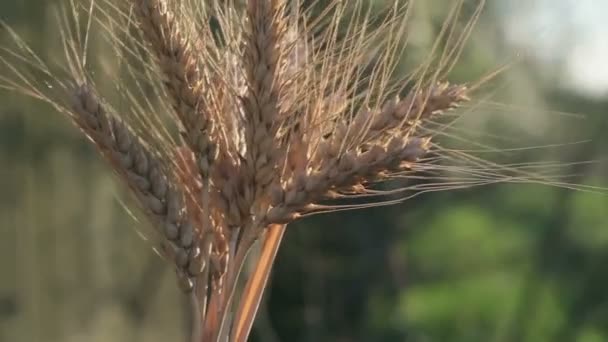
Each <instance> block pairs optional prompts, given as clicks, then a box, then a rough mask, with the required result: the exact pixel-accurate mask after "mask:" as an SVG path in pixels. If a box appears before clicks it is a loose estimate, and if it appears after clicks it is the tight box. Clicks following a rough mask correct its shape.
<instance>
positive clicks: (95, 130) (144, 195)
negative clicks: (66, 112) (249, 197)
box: [72, 85, 204, 288]
mask: <svg viewBox="0 0 608 342" xmlns="http://www.w3.org/2000/svg"><path fill="white" fill-rule="evenodd" d="M72 110H73V112H74V114H75V117H74V120H75V121H76V123H77V124H78V125H79V127H80V128H81V129H82V130H83V131H84V133H85V134H86V135H87V136H88V137H89V138H90V139H91V140H92V141H93V142H94V143H95V144H96V145H97V147H98V148H99V150H100V151H101V152H102V154H103V155H104V156H105V157H106V158H107V159H108V161H109V162H110V163H111V164H112V165H113V166H114V170H115V171H116V172H117V173H118V174H119V175H120V177H121V178H122V179H123V180H124V181H125V183H126V184H127V185H128V186H129V188H130V189H131V190H132V191H133V193H134V194H135V196H136V197H137V199H138V200H139V202H140V203H141V205H142V207H143V209H144V211H145V212H146V213H147V214H148V216H149V217H150V218H151V220H152V223H153V225H154V226H155V227H157V229H158V230H159V232H160V233H161V234H162V235H163V237H164V238H165V239H166V241H165V243H164V244H163V246H164V248H163V251H164V252H165V255H166V256H167V257H169V258H170V259H171V260H172V261H173V262H174V263H175V265H176V267H177V268H178V272H180V273H181V274H183V275H184V276H187V277H188V278H192V277H196V276H197V275H198V274H200V272H202V267H203V265H204V260H202V258H200V250H199V247H198V246H197V242H196V240H197V236H196V231H195V230H194V229H195V227H194V225H193V222H192V221H191V219H190V217H189V216H188V214H187V212H186V210H185V207H184V195H183V194H182V193H181V191H180V190H179V189H177V188H176V187H175V185H174V182H172V181H171V179H170V177H168V175H167V174H166V173H165V172H164V170H163V165H162V163H161V162H160V161H159V160H158V158H157V157H155V156H153V155H152V154H151V153H150V152H149V151H148V150H147V148H146V147H145V146H144V145H143V144H142V143H141V142H140V140H139V139H138V137H137V136H136V135H135V134H134V133H133V132H131V131H130V130H129V128H128V127H126V126H125V125H124V124H123V123H122V122H120V121H119V120H118V119H116V118H115V117H113V116H111V115H109V114H108V113H107V112H106V110H105V108H104V106H103V105H102V104H101V103H100V102H99V101H98V99H97V96H96V95H95V94H94V93H93V92H92V90H91V88H90V87H89V86H87V85H81V86H79V87H77V88H76V89H75V90H74V92H73V100H72ZM186 286H187V288H190V287H191V286H192V284H191V283H190V282H186Z"/></svg>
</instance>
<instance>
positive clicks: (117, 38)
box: [0, 0, 583, 342]
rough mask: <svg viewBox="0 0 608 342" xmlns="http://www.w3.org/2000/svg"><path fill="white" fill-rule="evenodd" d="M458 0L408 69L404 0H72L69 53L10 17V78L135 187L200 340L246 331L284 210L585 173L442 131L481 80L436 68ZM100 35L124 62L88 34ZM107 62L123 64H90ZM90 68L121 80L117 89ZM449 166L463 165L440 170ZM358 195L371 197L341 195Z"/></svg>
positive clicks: (3, 80)
mask: <svg viewBox="0 0 608 342" xmlns="http://www.w3.org/2000/svg"><path fill="white" fill-rule="evenodd" d="M88 1H91V2H88ZM463 1H464V0H457V1H455V4H454V6H453V10H452V11H451V12H450V13H449V14H448V19H447V20H446V23H445V24H444V25H443V27H442V28H441V30H440V32H439V37H438V38H437V41H436V43H435V44H434V45H433V47H432V48H431V51H430V53H429V56H428V58H427V59H425V61H424V62H423V63H422V64H421V65H420V66H419V68H418V69H417V70H415V71H414V72H412V73H411V75H410V76H408V77H406V78H404V77H400V76H395V75H393V73H394V72H395V71H396V70H398V65H399V60H400V57H401V56H402V55H403V48H404V43H403V42H404V41H405V40H407V39H406V35H407V34H408V25H409V20H408V19H409V17H410V15H411V13H410V7H409V6H411V5H410V3H409V2H408V3H407V4H403V2H401V1H396V2H395V3H391V6H390V8H389V9H388V10H387V11H386V12H385V14H386V15H385V16H382V17H381V18H373V17H372V16H371V13H372V11H370V10H369V9H368V8H367V6H368V3H369V2H367V1H364V0H353V1H328V2H325V1H315V0H313V1H303V0H296V1H290V2H288V1H285V0H248V1H246V3H243V4H241V2H239V1H232V0H230V1H220V0H210V1H198V0H130V1H124V0H74V1H70V3H71V4H72V6H73V8H71V9H70V10H68V11H66V13H72V14H73V18H72V19H69V17H70V15H65V16H63V17H62V19H63V20H64V21H66V22H64V23H63V26H62V30H61V34H62V38H63V39H62V42H63V44H64V46H63V48H64V53H65V56H66V61H62V62H61V63H59V66H60V67H58V68H53V67H50V66H47V65H46V64H45V63H44V62H43V61H42V59H40V58H39V57H37V56H36V55H35V54H34V53H33V51H32V50H31V49H29V48H28V47H27V45H26V44H24V43H23V42H22V41H21V40H20V39H19V38H18V36H17V35H16V34H13V38H15V43H16V44H15V45H16V48H15V49H14V50H11V49H8V48H7V49H1V50H0V65H1V66H4V67H6V68H3V69H1V70H0V87H1V88H5V89H10V90H16V91H20V92H22V93H24V94H26V95H29V96H31V97H34V98H36V99H40V100H43V101H46V102H47V103H50V104H51V105H52V106H54V108H55V109H57V110H58V111H60V112H62V113H64V114H66V115H67V116H68V117H69V118H70V119H72V120H73V121H74V122H75V123H76V124H77V125H78V127H79V128H80V129H81V130H82V131H83V132H84V133H85V134H86V135H87V136H88V137H89V138H90V140H92V141H93V142H94V143H95V145H96V147H97V149H98V150H99V152H100V153H101V154H102V155H103V156H104V157H105V159H106V160H107V161H108V162H109V163H110V165H111V166H112V167H113V169H114V170H115V172H116V173H117V174H118V175H119V178H120V179H121V180H122V181H123V182H124V183H125V184H126V186H128V188H129V189H130V190H131V192H132V193H133V194H134V195H135V197H136V198H137V200H138V202H139V204H140V206H141V209H142V210H143V211H144V212H145V213H146V215H147V216H148V218H149V219H150V220H149V221H150V223H151V225H152V226H154V227H155V228H156V230H155V231H156V232H157V233H158V235H159V236H160V237H161V240H162V241H163V242H162V246H163V248H162V253H163V255H164V256H165V257H166V258H167V259H169V260H170V261H171V262H172V263H173V264H174V265H175V268H176V269H177V273H178V279H179V280H180V283H181V284H182V285H183V288H184V289H185V290H186V291H189V292H188V293H189V295H190V296H191V298H192V299H193V300H192V305H193V309H194V311H193V312H194V318H195V323H194V324H193V332H192V341H193V342H224V341H230V342H244V341H246V340H247V337H248V336H249V332H250V330H251V326H252V324H253V320H254V318H255V314H256V311H257V308H258V305H259V303H260V300H261V297H262V294H263V291H264V288H265V287H266V283H267V281H268V277H269V274H270V271H271V269H272V265H273V261H274V258H275V256H276V255H277V249H278V248H279V246H280V242H281V239H282V237H283V234H284V232H285V227H286V224H288V223H291V222H292V221H293V220H295V219H297V218H299V217H302V216H306V215H309V214H313V213H319V212H326V211H332V210H342V209H345V208H346V209H356V208H362V207H365V206H372V205H387V204H391V203H396V202H399V201H402V200H405V199H407V196H405V195H403V194H402V193H401V192H400V191H402V192H405V191H406V190H407V191H410V190H411V191H413V192H415V191H417V190H420V192H424V191H425V190H426V189H432V190H447V189H452V188H457V187H470V186H476V185H481V184H488V183H496V182H498V181H510V182H512V181H514V179H515V180H516V181H521V182H534V181H536V182H542V183H545V184H552V185H558V186H568V187H577V186H573V185H571V184H566V183H562V182H556V181H555V180H554V179H551V178H549V179H548V178H547V177H544V176H542V175H540V176H539V175H538V174H534V173H533V172H528V170H527V169H526V168H525V166H522V167H521V169H519V170H518V169H517V168H513V167H508V166H501V165H497V164H494V163H491V162H489V161H484V160H482V159H480V158H476V157H474V156H470V155H467V154H465V153H463V152H460V151H453V150H449V149H445V148H442V147H441V146H440V145H439V143H438V142H436V141H437V140H438V139H437V138H440V137H441V136H442V135H445V136H449V134H450V131H449V129H450V122H448V123H447V124H446V125H445V126H442V127H441V129H437V128H436V127H437V124H441V123H442V122H443V121H442V120H447V119H448V118H447V115H443V116H442V115H441V114H443V113H446V112H448V111H451V110H453V109H456V108H458V107H459V106H461V105H462V104H464V103H465V102H467V101H468V100H469V96H470V95H472V94H471V92H472V90H476V89H477V88H479V86H480V85H482V84H483V83H484V82H486V81H487V80H486V79H482V80H481V81H479V82H478V83H467V84H464V83H463V84H451V83H448V82H447V81H446V80H444V75H446V74H448V73H449V71H450V69H451V68H452V67H453V65H454V63H455V60H453V59H454V58H456V57H457V56H458V55H459V54H460V51H461V50H462V48H463V46H464V44H465V42H466V40H467V38H468V36H469V34H470V29H471V27H472V25H473V24H474V22H475V21H476V20H477V18H478V17H479V11H480V10H481V7H482V6H483V3H484V1H483V0H478V3H479V7H478V9H477V10H475V11H474V12H473V13H472V14H471V16H470V18H469V19H468V21H467V23H466V25H464V29H462V32H461V33H460V34H459V32H460V30H459V27H460V26H459V25H457V24H458V23H457V21H458V20H461V19H463V16H461V15H460V14H461V13H460V11H461V10H462V9H463V6H462V5H463ZM322 5H325V7H324V8H320V7H323V6H322ZM81 11H85V12H86V13H85V14H87V15H88V17H87V18H88V22H87V23H86V25H84V23H82V22H80V20H82V19H81V18H83V17H85V16H81V15H80V14H81V13H80V12H81ZM132 13H135V15H134V17H135V20H134V21H133V20H132ZM70 20H72V21H70ZM212 21H213V22H216V23H219V25H215V24H214V25H212V24H210V22H212ZM134 22H135V24H134ZM133 24H134V25H133ZM216 26H217V27H216ZM82 28H84V33H83V32H81V31H80V30H81V29H82ZM134 28H135V29H136V30H139V31H137V33H134V32H133V30H132V29H134ZM7 32H10V33H12V31H10V29H9V30H7ZM140 38H143V41H140ZM104 43H105V44H108V43H109V44H110V46H111V47H112V49H114V51H116V53H117V54H118V55H119V58H118V59H119V61H118V62H117V64H116V65H113V64H111V63H108V62H107V60H106V59H105V58H107V56H98V54H96V53H93V52H91V51H89V50H90V49H91V48H90V46H93V45H94V44H104ZM442 49H443V50H445V51H442ZM140 51H143V52H140ZM94 52H97V51H94ZM121 57H122V58H121ZM150 60H152V65H151V64H150V62H149V61H150ZM123 63H126V64H127V65H126V68H124V69H123V68H122V67H123ZM108 65H112V66H113V67H115V68H109V69H112V71H115V70H114V69H116V70H120V71H121V70H126V72H124V73H122V72H116V73H113V72H109V73H104V72H98V69H97V68H106V69H102V70H104V71H105V70H107V69H108V68H107V66H108ZM32 70H33V71H32ZM108 74H109V75H108ZM94 77H99V78H102V79H103V78H104V77H107V78H108V79H107V80H104V81H107V82H103V83H102V82H95V83H94V82H93V78H94ZM73 84H78V85H79V86H77V87H74V86H73ZM94 84H110V85H112V89H119V90H121V91H120V92H118V93H119V94H117V95H116V96H115V97H117V98H118V99H116V98H111V97H110V96H108V95H107V94H106V91H107V89H104V88H103V87H96V86H94ZM405 89H409V91H404V90H405ZM98 94H103V96H101V95H98ZM396 95H401V96H402V97H401V98H400V97H397V96H396ZM102 99H103V100H102ZM114 101H116V103H120V105H117V106H116V107H115V108H119V109H120V110H114V109H113V108H114V107H113V106H112V105H111V104H110V103H114ZM167 114H169V115H167ZM176 128H177V131H179V135H177V134H176V137H173V135H172V133H173V132H175V131H176ZM180 139H181V140H180ZM180 141H183V143H182V142H180ZM431 141H432V142H431ZM431 152H433V158H430V157H429V154H430V153H431ZM420 170H424V171H427V173H425V174H421V175H420V177H421V178H424V179H425V180H427V181H429V183H428V184H425V186H426V187H425V186H421V187H419V188H416V187H415V186H408V185H404V186H402V187H397V188H396V189H394V190H395V192H394V193H390V194H391V195H395V197H396V199H394V200H392V199H391V200H388V199H387V197H385V196H387V195H389V191H384V192H383V191H379V190H378V189H377V188H375V185H376V184H378V183H380V182H383V181H385V180H390V179H398V178H407V177H408V176H409V175H411V174H412V173H415V172H419V171H420ZM453 170H458V171H459V172H462V173H464V174H466V176H467V178H466V180H459V179H456V180H453V181H450V180H449V179H448V177H447V176H443V175H442V173H443V172H445V171H453ZM514 174H515V175H516V176H513V175H514ZM404 175H405V176H404ZM446 179H447V180H446ZM579 188H583V187H582V186H581V187H579ZM349 196H350V198H352V197H355V196H356V197H357V198H360V199H361V198H362V199H365V200H366V202H365V203H364V204H361V205H340V203H338V202H337V201H338V200H340V199H343V198H348V197H349ZM258 241H260V245H261V251H260V253H259V254H256V255H260V257H259V258H258V259H255V255H253V254H254V253H251V254H252V255H250V253H249V252H250V251H251V250H252V248H253V246H255V244H256V243H257V242H258ZM250 259H252V260H251V261H252V262H251V265H252V270H251V272H250V273H249V277H248V278H246V279H242V278H241V277H242V275H243V274H245V273H244V272H243V270H244V268H245V265H246V261H248V260H250ZM243 284H244V286H242V285H243Z"/></svg>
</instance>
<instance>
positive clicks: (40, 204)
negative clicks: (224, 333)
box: [0, 0, 608, 342]
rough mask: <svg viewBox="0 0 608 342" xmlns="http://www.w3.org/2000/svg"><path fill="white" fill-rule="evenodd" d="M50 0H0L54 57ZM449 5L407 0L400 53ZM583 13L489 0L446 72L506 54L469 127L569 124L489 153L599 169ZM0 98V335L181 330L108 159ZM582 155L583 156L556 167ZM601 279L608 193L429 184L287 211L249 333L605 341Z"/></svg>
mask: <svg viewBox="0 0 608 342" xmlns="http://www.w3.org/2000/svg"><path fill="white" fill-rule="evenodd" d="M58 2H59V1H58V0H55V1H49V0H20V1H19V0H18V1H2V2H0V19H2V20H4V21H6V22H7V23H8V24H9V25H10V26H11V27H13V28H14V29H16V30H17V31H18V32H19V33H20V34H21V35H23V37H24V39H25V40H26V41H27V42H28V43H30V44H31V45H32V46H33V47H34V48H35V50H37V51H40V52H41V54H42V56H43V57H44V56H49V55H53V51H56V50H57V48H58V47H56V46H54V45H53V43H52V42H53V40H50V39H48V38H47V37H48V35H49V34H50V32H54V31H55V34H56V30H57V27H56V26H55V24H54V21H53V12H52V11H51V8H53V5H54V4H57V3H58ZM377 2H378V3H380V1H377ZM387 3H388V1H387ZM448 3H451V2H450V1H448V0H426V1H419V2H418V4H417V11H416V12H415V13H416V15H415V16H414V17H413V27H414V29H413V31H412V33H413V34H412V37H411V43H410V50H409V52H408V57H412V59H413V60H415V59H416V58H417V56H419V53H420V51H423V50H424V48H425V47H428V46H429V44H431V42H432V38H433V36H434V34H436V32H437V30H438V29H439V27H440V25H441V21H442V18H443V17H444V16H445V13H446V10H447V9H446V4H448ZM600 13H608V4H607V3H606V2H605V1H603V0H581V1H574V0H572V1H567V0H559V1H558V0H555V1H547V0H544V1H543V0H530V1H523V0H520V1H517V0H489V1H488V6H487V7H486V10H485V11H484V13H483V15H482V18H481V20H480V22H479V24H478V26H477V28H476V29H475V31H474V33H473V36H472V39H471V41H470V43H469V44H468V45H467V48H466V49H465V53H464V54H463V57H462V60H461V63H459V65H458V67H457V69H456V70H455V71H454V74H453V77H454V78H455V79H458V80H470V79H474V78H476V77H479V76H480V75H481V74H482V73H483V72H484V71H487V70H491V69H492V68H496V67H497V66H498V65H500V64H501V63H504V62H509V61H512V60H513V58H515V57H518V58H519V59H518V60H517V63H516V64H515V65H514V66H513V67H511V68H510V69H509V70H508V71H506V72H505V73H504V74H503V76H502V77H501V81H500V82H498V83H494V85H493V86H492V87H493V88H492V91H491V92H492V97H491V100H487V101H484V102H485V104H486V105H485V106H482V110H478V111H476V113H472V115H470V116H469V117H470V120H465V127H468V132H469V133H470V132H485V133H487V135H484V136H482V135H478V138H479V139H480V140H484V141H485V140H486V139H487V138H488V137H493V138H492V139H490V140H491V141H492V142H493V143H498V144H499V145H500V147H501V148H503V149H507V148H516V147H522V146H540V145H548V144H555V143H572V142H578V141H583V140H584V141H585V142H584V143H579V144H568V145H566V146H558V147H554V148H550V149H544V148H538V149H530V150H522V151H518V152H510V153H504V154H499V157H496V156H493V158H494V159H495V160H498V161H500V162H501V163H513V162H534V161H537V160H560V161H562V162H563V163H564V164H563V165H562V166H561V167H560V168H559V171H560V173H563V174H571V175H573V176H572V178H570V181H572V182H576V183H581V184H595V185H599V186H604V187H605V186H608V166H607V165H606V162H605V158H606V155H607V149H606V147H608V135H607V134H606V132H608V116H607V115H608V114H607V113H608V75H607V74H608V68H606V66H605V61H606V60H608V46H607V45H606V44H607V43H606V42H608V40H607V39H605V37H606V36H608V25H607V24H605V22H604V21H603V19H604V18H603V16H602V15H600ZM5 38H6V32H5V31H0V39H1V40H0V42H1V43H2V45H3V46H5V45H4V44H6V42H7V40H6V39H5ZM406 65H407V63H406ZM0 104H2V105H1V106H0V172H1V175H2V177H0V189H1V192H0V341H2V342H4V341H7V342H9V341H10V342H38V341H45V342H51V341H100V342H101V341H103V342H105V341H147V342H153V341H185V336H184V332H185V331H188V324H189V323H188V308H187V305H186V302H185V299H184V298H183V297H182V295H181V294H180V293H179V291H178V290H177V287H176V286H175V281H174V279H173V273H172V271H171V269H170V267H169V266H168V265H166V264H164V262H163V261H162V260H160V258H159V257H157V256H156V255H155V254H154V253H153V252H152V250H151V248H150V245H149V243H146V242H145V241H143V240H142V237H141V236H140V235H139V234H138V231H137V227H138V224H137V223H136V222H135V221H134V219H133V218H132V217H131V215H130V214H129V213H128V212H126V211H125V209H124V207H123V204H122V201H125V200H127V201H128V197H125V196H123V195H124V194H123V193H122V192H121V191H120V187H118V186H117V182H115V179H114V177H113V176H112V174H111V172H110V170H109V169H108V167H107V166H106V165H105V164H103V163H102V162H101V161H100V159H99V158H98V156H97V154H96V152H95V151H94V150H93V148H92V147H91V146H90V145H89V144H88V143H87V142H86V141H85V139H84V138H83V137H82V136H81V135H80V133H79V132H77V130H75V129H74V127H73V126H72V125H71V124H70V123H69V122H68V120H66V119H65V118H64V117H62V116H61V115H59V114H57V113H55V112H53V111H52V110H51V109H50V108H48V106H45V105H42V104H40V103H38V102H36V101H33V100H31V99H28V98H24V97H22V96H17V95H16V94H12V93H8V92H6V91H1V92H0ZM477 112H479V113H477ZM574 114H582V115H574ZM494 134H497V135H500V139H497V138H495V135H494ZM581 160H596V161H598V162H597V163H584V164H568V162H569V161H581ZM606 285H608V197H606V196H603V195H597V194H593V193H588V192H581V191H570V190H564V189H559V188H556V187H550V186H544V185H535V184H504V185H495V186H486V187H480V188H473V189H469V190H462V191H449V192H439V193H433V194H427V195H424V196H421V197H416V198H415V199H413V200H410V201H407V202H405V203H403V204H401V205H396V206H393V207H388V208H376V209H367V210H362V211H354V212H348V213H336V214H331V215H325V216H316V217H311V218H308V219H306V220H303V221H301V222H298V223H297V224H293V225H292V226H291V227H290V229H289V231H288V234H287V236H286V239H285V241H284V245H283V246H282V249H281V251H280V253H279V256H278V262H277V263H276V266H275V272H274V273H273V276H272V284H271V286H270V288H269V291H268V292H267V295H266V297H265V299H266V300H265V302H264V303H263V305H262V308H261V310H260V315H259V318H258V320H257V322H256V325H255V327H254V332H253V336H252V340H253V341H265V342H274V341H421V342H422V341H433V342H434V341H455V342H458V341H463V342H465V341H466V342H469V341H497V342H498V341H500V342H511V341H530V342H539V341H540V342H542V341H564V342H565V341H579V342H600V341H608V288H607V286H606Z"/></svg>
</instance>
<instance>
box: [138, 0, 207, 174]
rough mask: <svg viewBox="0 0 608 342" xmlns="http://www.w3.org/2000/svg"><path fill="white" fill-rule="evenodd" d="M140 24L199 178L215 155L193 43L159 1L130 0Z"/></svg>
mask: <svg viewBox="0 0 608 342" xmlns="http://www.w3.org/2000/svg"><path fill="white" fill-rule="evenodd" d="M134 1H135V9H136V13H137V15H138V18H139V21H140V27H141V29H142V31H143V33H144V36H145V37H146V39H147V41H148V43H149V45H150V46H151V50H152V53H153V54H154V55H155V56H156V60H157V64H158V66H159V68H160V70H161V72H162V74H163V76H164V84H165V87H166V89H167V92H168V93H169V96H170V98H171V100H172V102H173V109H174V111H175V114H176V116H177V117H178V119H179V120H180V121H181V124H182V125H181V126H182V129H183V134H182V135H183V136H184V138H185V140H186V142H187V144H188V146H189V147H190V148H191V149H192V151H193V152H194V154H195V157H196V162H197V166H198V169H199V172H200V173H201V176H202V178H203V179H206V178H208V177H209V172H210V170H209V169H210V165H211V164H212V163H213V161H214V159H215V158H216V154H217V147H216V141H217V139H215V138H217V136H215V127H214V120H213V117H212V115H211V113H210V110H209V108H210V106H209V104H208V103H207V100H206V99H207V98H208V97H207V95H206V94H205V93H204V92H205V91H211V88H210V87H209V86H208V82H207V79H206V75H205V73H204V70H202V69H201V63H199V61H198V59H197V58H196V55H195V53H196V51H195V49H194V46H193V43H192V42H190V40H188V38H187V37H185V36H184V35H182V33H181V31H180V28H179V25H178V22H177V21H176V20H175V15H174V14H173V12H171V11H169V10H168V9H167V3H166V2H165V1H163V0H134Z"/></svg>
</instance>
